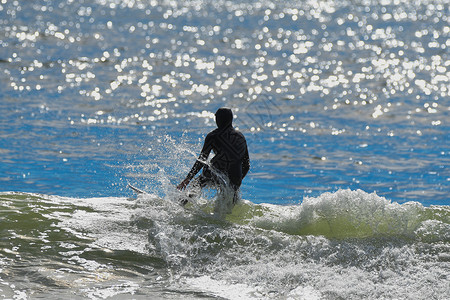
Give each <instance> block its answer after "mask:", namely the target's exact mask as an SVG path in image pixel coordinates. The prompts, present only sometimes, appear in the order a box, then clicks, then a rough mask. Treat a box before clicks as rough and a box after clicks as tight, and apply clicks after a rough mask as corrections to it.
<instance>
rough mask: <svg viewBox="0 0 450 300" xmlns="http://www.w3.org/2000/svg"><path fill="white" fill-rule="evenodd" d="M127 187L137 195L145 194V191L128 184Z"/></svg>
mask: <svg viewBox="0 0 450 300" xmlns="http://www.w3.org/2000/svg"><path fill="white" fill-rule="evenodd" d="M127 187H129V188H130V189H132V190H133V191H134V192H135V193H137V194H147V193H146V192H145V191H143V190H140V189H138V188H137V187H134V186H132V185H131V184H128V185H127Z"/></svg>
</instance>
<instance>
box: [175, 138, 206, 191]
mask: <svg viewBox="0 0 450 300" xmlns="http://www.w3.org/2000/svg"><path fill="white" fill-rule="evenodd" d="M211 150H212V143H211V138H210V136H209V135H208V136H206V139H205V144H204V145H203V148H202V152H201V153H200V155H199V156H198V158H197V161H196V162H195V163H194V166H193V167H192V169H191V170H190V171H189V173H188V175H187V176H186V178H185V179H184V180H183V181H182V182H181V183H180V184H179V185H178V186H177V188H178V189H179V190H184V189H185V188H186V186H187V185H188V184H189V182H191V180H192V178H194V177H195V175H197V173H198V172H200V170H201V169H202V168H203V166H205V162H206V160H207V159H208V156H209V153H210V152H211Z"/></svg>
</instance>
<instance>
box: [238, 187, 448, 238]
mask: <svg viewBox="0 0 450 300" xmlns="http://www.w3.org/2000/svg"><path fill="white" fill-rule="evenodd" d="M229 219H230V220H233V221H236V222H238V223H241V222H247V223H249V224H252V225H253V226H255V227H259V228H264V229H269V230H276V231H281V232H284V233H288V234H292V235H323V236H325V237H328V238H367V237H404V238H417V239H419V240H427V241H447V242H448V241H450V209H449V208H448V206H431V207H424V206H423V205H422V204H420V203H418V202H406V203H404V204H399V203H396V202H391V201H389V200H387V199H385V198H383V197H380V196H378V195H377V194H376V193H366V192H364V191H361V190H356V191H352V190H339V191H337V192H334V193H324V194H322V195H320V196H319V197H317V198H305V199H304V200H303V201H302V202H301V203H300V204H298V205H289V206H288V205H273V204H261V205H256V204H253V203H251V202H249V201H244V202H243V203H242V204H240V205H238V206H237V207H236V208H235V209H234V210H233V214H232V215H231V216H230V217H229Z"/></svg>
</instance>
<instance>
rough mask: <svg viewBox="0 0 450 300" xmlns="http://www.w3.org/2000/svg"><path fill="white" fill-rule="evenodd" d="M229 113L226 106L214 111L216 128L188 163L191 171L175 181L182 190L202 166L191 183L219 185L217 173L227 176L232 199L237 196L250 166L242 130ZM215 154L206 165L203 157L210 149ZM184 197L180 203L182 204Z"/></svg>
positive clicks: (207, 154) (230, 112)
mask: <svg viewBox="0 0 450 300" xmlns="http://www.w3.org/2000/svg"><path fill="white" fill-rule="evenodd" d="M232 122H233V113H232V111H231V109H229V108H219V109H218V110H217V112H216V124H217V127H218V128H217V129H215V130H213V131H211V132H210V133H209V134H208V135H207V136H206V138H205V143H204V145H203V149H202V151H201V153H200V156H199V157H198V159H197V161H196V162H195V164H194V166H193V167H192V169H191V171H190V172H189V173H188V175H187V176H186V179H184V180H183V181H182V182H181V183H180V184H179V185H178V187H177V188H178V189H179V190H184V189H185V188H186V186H187V185H188V184H189V182H191V180H192V179H193V178H194V177H195V175H196V174H197V173H198V172H199V171H200V170H201V169H202V168H203V172H202V174H201V175H200V176H198V177H197V178H195V179H194V181H193V182H192V185H194V186H197V187H200V188H203V187H205V186H206V185H208V184H211V183H212V184H215V185H219V184H220V180H219V176H220V175H218V173H221V174H223V175H225V176H227V178H228V180H229V183H230V185H231V186H232V188H233V189H234V191H235V196H234V198H233V203H234V204H235V202H236V200H237V191H238V189H239V187H240V186H241V183H242V179H244V177H245V175H247V172H248V171H249V170H250V158H249V156H248V149H247V141H246V140H245V137H244V135H243V134H242V133H240V132H239V131H237V130H236V129H234V127H233V125H232ZM211 150H212V151H213V152H214V153H215V156H214V157H213V158H212V159H211V164H210V166H209V165H207V164H206V160H207V159H208V156H209V154H210V152H211ZM186 202H187V201H184V203H183V204H186Z"/></svg>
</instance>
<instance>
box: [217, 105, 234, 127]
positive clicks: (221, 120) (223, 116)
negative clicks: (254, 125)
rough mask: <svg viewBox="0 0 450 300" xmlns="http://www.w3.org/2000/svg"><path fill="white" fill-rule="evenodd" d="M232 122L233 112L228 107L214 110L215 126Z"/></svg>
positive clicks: (224, 125)
mask: <svg viewBox="0 0 450 300" xmlns="http://www.w3.org/2000/svg"><path fill="white" fill-rule="evenodd" d="M232 122H233V112H232V111H231V109H229V108H225V107H222V108H219V109H218V110H217V111H216V124H217V127H219V128H223V127H227V126H228V125H231V123H232Z"/></svg>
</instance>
